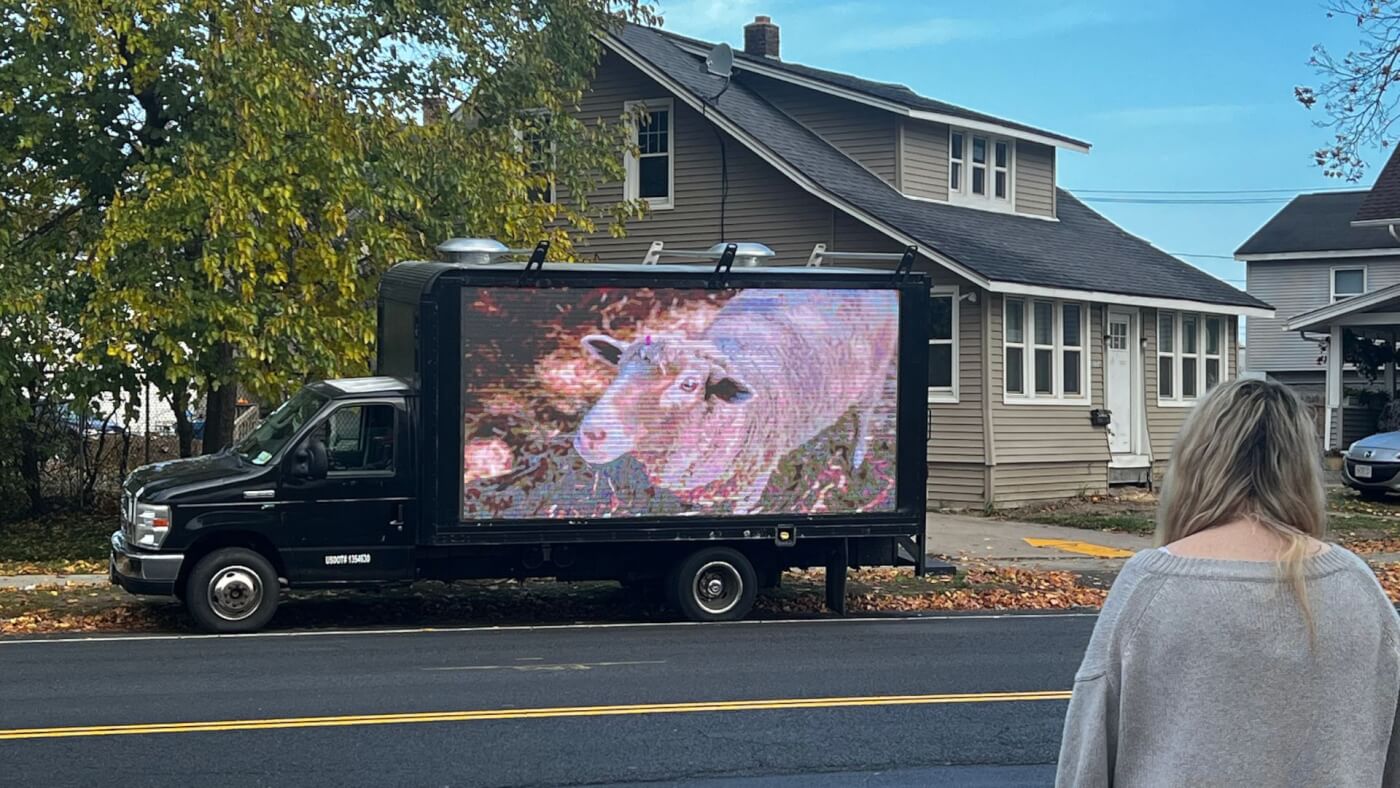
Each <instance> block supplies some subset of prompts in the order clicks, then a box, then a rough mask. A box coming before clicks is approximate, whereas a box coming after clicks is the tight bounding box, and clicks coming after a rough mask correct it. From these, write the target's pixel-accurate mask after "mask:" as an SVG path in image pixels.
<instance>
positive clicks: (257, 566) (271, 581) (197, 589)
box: [184, 547, 280, 633]
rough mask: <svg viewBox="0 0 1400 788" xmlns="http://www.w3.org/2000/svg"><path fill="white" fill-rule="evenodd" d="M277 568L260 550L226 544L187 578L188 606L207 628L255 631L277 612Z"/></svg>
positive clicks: (214, 630) (201, 624) (202, 560)
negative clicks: (227, 545)
mask: <svg viewBox="0 0 1400 788" xmlns="http://www.w3.org/2000/svg"><path fill="white" fill-rule="evenodd" d="M279 591H280V589H279V587H278V584H277V570H276V569H273V568H272V563H271V562H269V561H268V560H267V559H266V558H264V557H263V555H262V554H261V553H258V552H255V551H253V550H249V549H247V548H244V547H224V548H221V549H219V550H215V551H214V552H212V553H210V554H209V555H206V556H204V557H203V558H201V559H199V563H197V564H195V565H194V568H193V569H191V570H190V574H189V576H188V577H187V578H186V579H185V598H184V602H185V609H186V610H188V611H189V613H190V616H191V617H192V618H193V619H194V620H195V623H196V624H198V625H199V628H200V629H202V630H204V631H206V632H218V633H230V632H256V631H258V630H260V629H262V628H263V627H264V626H266V625H267V622H269V621H271V620H272V616H273V614H274V613H276V612H277V597H278V593H279Z"/></svg>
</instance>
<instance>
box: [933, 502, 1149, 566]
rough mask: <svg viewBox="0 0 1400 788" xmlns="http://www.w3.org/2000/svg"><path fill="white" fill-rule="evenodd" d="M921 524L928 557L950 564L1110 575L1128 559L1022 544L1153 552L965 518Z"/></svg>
mask: <svg viewBox="0 0 1400 788" xmlns="http://www.w3.org/2000/svg"><path fill="white" fill-rule="evenodd" d="M926 522H927V523H928V526H927V527H928V531H927V533H928V548H927V549H928V552H929V554H930V555H946V556H948V557H949V558H950V559H951V560H952V561H953V562H954V563H956V562H958V561H967V560H976V561H987V562H990V563H993V564H1004V565H1011V566H1023V567H1025V568H1027V569H1067V570H1070V571H1109V572H1115V571H1117V570H1118V568H1119V567H1121V566H1122V565H1123V562H1124V561H1125V560H1127V558H1128V556H1126V555H1125V556H1123V557H1121V558H1103V557H1098V556H1094V555H1086V554H1084V553H1082V552H1075V551H1072V550H1067V549H1064V547H1063V546H1055V545H1045V546H1039V547H1038V546H1035V545H1033V544H1031V543H1029V542H1027V541H1026V540H1027V539H1035V540H1048V541H1058V542H1066V543H1077V545H1083V546H1085V547H1089V548H1094V547H1097V548H1110V550H1117V551H1125V552H1127V553H1135V552H1137V551H1138V550H1145V549H1147V548H1149V547H1151V546H1152V540H1151V538H1149V537H1146V536H1139V535H1137V534H1123V533H1113V532H1110V531H1091V530H1087V529H1083V528H1068V527H1065V526H1060V525H1038V524H1035V523H1018V522H1015V521H1011V520H994V519H992V518H989V517H975V516H972V515H965V514H944V513H941V512H930V513H929V515H928V518H927V520H926ZM1092 552H1103V551H1099V550H1094V551H1092Z"/></svg>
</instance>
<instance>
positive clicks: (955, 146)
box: [948, 131, 967, 193]
mask: <svg viewBox="0 0 1400 788" xmlns="http://www.w3.org/2000/svg"><path fill="white" fill-rule="evenodd" d="M966 139H967V138H966V137H965V136H963V133H962V132H961V131H950V132H948V191H950V192H955V193H960V192H962V182H963V167H964V166H965V163H964V161H963V155H964V154H963V144H964V142H965V141H966Z"/></svg>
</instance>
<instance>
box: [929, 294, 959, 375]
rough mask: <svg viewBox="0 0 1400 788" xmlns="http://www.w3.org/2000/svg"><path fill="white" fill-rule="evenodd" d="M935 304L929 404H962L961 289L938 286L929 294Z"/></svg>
mask: <svg viewBox="0 0 1400 788" xmlns="http://www.w3.org/2000/svg"><path fill="white" fill-rule="evenodd" d="M929 298H930V300H931V303H932V308H931V309H930V313H931V318H930V321H929V322H930V325H929V334H928V401H929V402H957V401H958V288H957V287H956V286H938V287H935V288H933V289H932V290H931V291H930V292H929Z"/></svg>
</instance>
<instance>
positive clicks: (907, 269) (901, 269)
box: [894, 246, 919, 284]
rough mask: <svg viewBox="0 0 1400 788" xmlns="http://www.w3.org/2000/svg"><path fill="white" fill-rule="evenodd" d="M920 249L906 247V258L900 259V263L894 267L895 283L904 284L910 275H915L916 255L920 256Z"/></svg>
mask: <svg viewBox="0 0 1400 788" xmlns="http://www.w3.org/2000/svg"><path fill="white" fill-rule="evenodd" d="M918 252H919V247H917V246H906V247H905V248H904V256H903V257H901V258H899V263H898V264H897V265H896V266H895V267H894V281H896V282H898V283H900V284H903V283H904V280H905V279H908V278H909V275H910V274H912V273H914V255H916V254H918Z"/></svg>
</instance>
